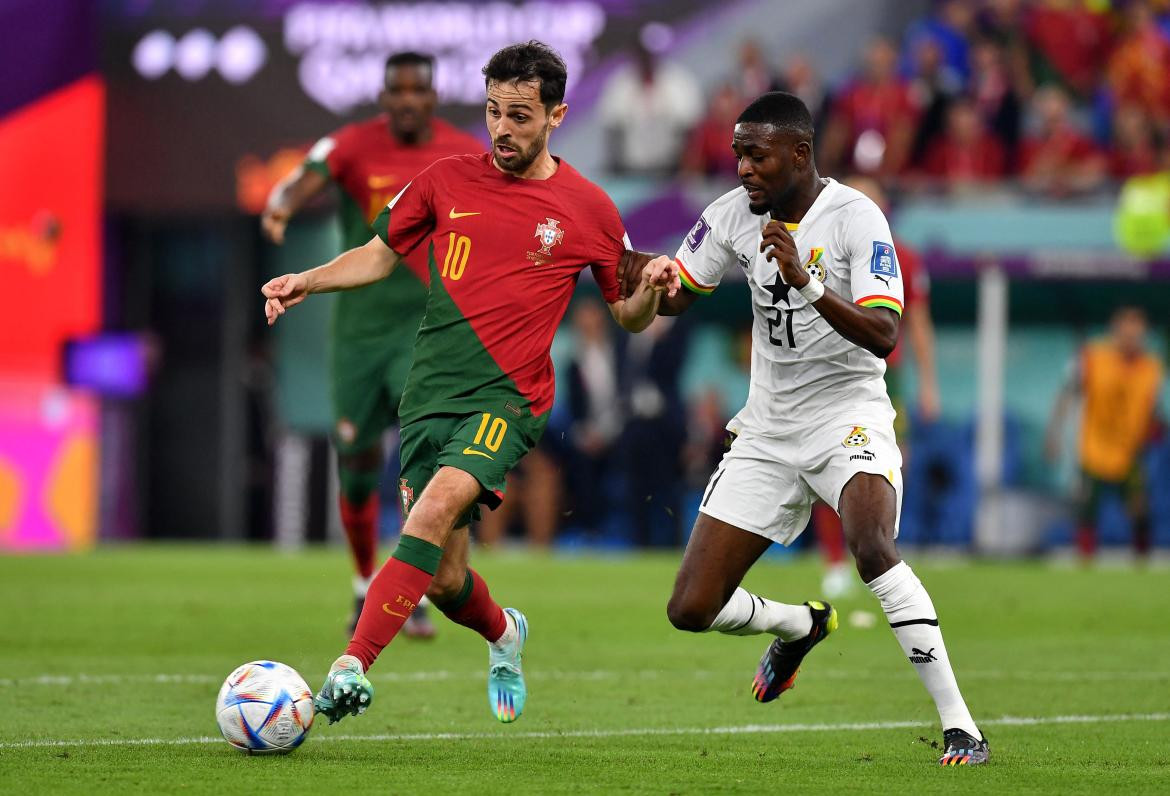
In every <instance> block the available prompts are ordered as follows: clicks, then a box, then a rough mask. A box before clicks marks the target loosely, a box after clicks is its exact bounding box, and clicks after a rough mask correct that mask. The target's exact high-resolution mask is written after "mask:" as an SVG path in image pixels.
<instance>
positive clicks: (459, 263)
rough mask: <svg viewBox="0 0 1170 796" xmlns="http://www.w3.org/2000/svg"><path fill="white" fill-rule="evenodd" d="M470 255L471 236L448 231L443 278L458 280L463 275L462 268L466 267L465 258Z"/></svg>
mask: <svg viewBox="0 0 1170 796" xmlns="http://www.w3.org/2000/svg"><path fill="white" fill-rule="evenodd" d="M470 256H471V238H469V237H467V236H466V235H460V234H458V233H456V232H451V233H448V238H447V256H446V257H444V258H443V273H442V276H443V278H444V279H448V278H450V279H451V280H452V281H455V282H458V281H459V280H460V279H461V278H462V277H463V269H465V268H466V267H467V258H468V257H470Z"/></svg>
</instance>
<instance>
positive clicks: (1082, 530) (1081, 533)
mask: <svg viewBox="0 0 1170 796" xmlns="http://www.w3.org/2000/svg"><path fill="white" fill-rule="evenodd" d="M1077 550H1079V551H1080V552H1081V558H1092V557H1093V554H1094V553H1096V552H1097V529H1096V528H1094V527H1093V526H1091V525H1082V526H1080V527H1079V528H1077Z"/></svg>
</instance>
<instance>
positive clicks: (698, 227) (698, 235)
mask: <svg viewBox="0 0 1170 796" xmlns="http://www.w3.org/2000/svg"><path fill="white" fill-rule="evenodd" d="M710 231H711V225H710V224H708V223H707V219H705V218H703V217H702V216H699V220H698V221H696V222H695V225H694V226H693V227H691V231H690V232H689V233H688V234H687V248H688V249H690V250H691V251H693V252H697V251H698V250H699V247H700V246H702V245H703V238H705V237H707V233H708V232H710Z"/></svg>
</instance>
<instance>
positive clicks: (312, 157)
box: [304, 133, 346, 180]
mask: <svg viewBox="0 0 1170 796" xmlns="http://www.w3.org/2000/svg"><path fill="white" fill-rule="evenodd" d="M345 150H346V146H345V145H344V137H343V136H342V135H340V134H339V133H333V134H332V135H327V136H325V137H324V138H322V139H320V140H319V141H317V143H315V144H313V146H312V147H311V148H310V149H309V153H308V154H307V155H305V163H304V166H305V168H306V169H310V170H312V171H316V172H318V173H320V174H322V175H324V176H326V177H328V178H329V179H331V180H336V179H338V178H339V177H340V175H341V173H342V171H344V170H345Z"/></svg>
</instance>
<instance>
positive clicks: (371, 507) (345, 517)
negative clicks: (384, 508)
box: [340, 492, 378, 578]
mask: <svg viewBox="0 0 1170 796" xmlns="http://www.w3.org/2000/svg"><path fill="white" fill-rule="evenodd" d="M340 503H341V524H342V526H343V527H344V528H345V535H346V537H347V538H348V539H349V549H350V551H351V552H352V553H353V561H354V565H355V566H356V567H357V571H358V574H359V575H361V576H362V577H363V578H368V577H370V575H373V574H374V568H375V567H376V565H377V558H378V493H377V492H371V493H370V496H369V497H368V498H366V499H365V501H363V502H361V503H350V502H349V500H348V499H347V498H346V497H345V495H344V494H342V495H341V500H340Z"/></svg>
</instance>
